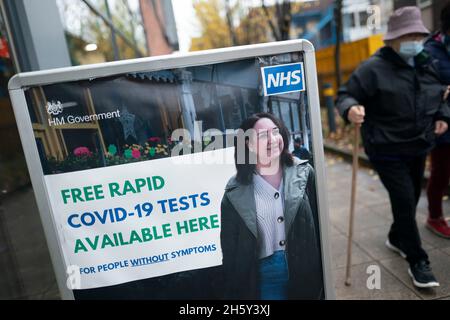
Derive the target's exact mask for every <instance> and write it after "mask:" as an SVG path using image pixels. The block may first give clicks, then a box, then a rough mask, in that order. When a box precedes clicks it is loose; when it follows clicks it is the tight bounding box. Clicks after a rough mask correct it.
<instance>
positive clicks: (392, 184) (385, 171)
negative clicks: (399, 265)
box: [371, 156, 428, 265]
mask: <svg viewBox="0 0 450 320" xmlns="http://www.w3.org/2000/svg"><path fill="white" fill-rule="evenodd" d="M425 159H426V156H418V157H415V158H408V159H403V160H391V159H390V160H379V159H377V160H373V159H371V162H372V164H373V166H374V168H375V170H376V171H377V173H378V175H379V176H380V180H381V182H382V183H383V185H384V187H385V188H386V189H387V191H388V193H389V198H390V201H391V207H392V213H393V216H394V223H393V224H392V226H391V230H390V231H389V241H390V242H391V243H393V244H395V245H398V246H399V247H400V248H401V250H402V251H403V252H404V253H405V254H406V255H407V258H406V259H407V261H408V262H409V264H410V265H413V264H415V263H416V262H418V261H420V260H426V261H428V255H427V253H426V252H425V251H424V250H423V248H422V242H421V240H420V235H419V230H418V229H417V223H416V208H417V203H418V202H419V198H420V192H421V190H422V188H421V183H422V178H423V174H424V171H425Z"/></svg>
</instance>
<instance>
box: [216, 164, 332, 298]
mask: <svg viewBox="0 0 450 320" xmlns="http://www.w3.org/2000/svg"><path fill="white" fill-rule="evenodd" d="M314 176H315V174H314V169H313V168H312V167H311V166H310V165H309V164H307V163H305V161H301V160H299V159H296V158H294V165H293V166H291V167H286V168H284V171H283V181H284V196H285V199H284V200H285V202H284V217H285V228H286V235H287V237H286V239H287V241H286V253H287V261H288V269H289V293H288V296H289V299H322V298H323V294H324V292H323V274H322V262H321V251H320V240H319V237H318V235H319V232H318V216H317V214H318V213H317V203H316V190H315V179H314ZM221 211H222V214H221V216H222V218H221V219H222V221H221V225H222V229H221V235H220V238H221V246H222V252H223V266H222V268H223V277H224V278H223V281H224V282H223V283H224V287H225V288H224V291H225V298H227V299H259V279H258V271H259V259H258V248H257V243H258V241H257V239H258V229H257V223H256V204H255V198H254V187H253V184H249V185H244V184H241V183H239V182H238V181H237V180H236V178H235V177H233V178H231V179H230V181H229V182H228V184H227V186H226V188H225V194H224V196H223V199H222V205H221Z"/></svg>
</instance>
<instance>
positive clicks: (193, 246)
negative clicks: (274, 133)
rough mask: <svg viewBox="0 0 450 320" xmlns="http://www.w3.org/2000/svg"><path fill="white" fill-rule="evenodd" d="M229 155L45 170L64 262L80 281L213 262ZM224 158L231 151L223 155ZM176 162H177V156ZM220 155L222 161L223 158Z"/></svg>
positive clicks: (100, 283) (116, 279)
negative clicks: (213, 160)
mask: <svg viewBox="0 0 450 320" xmlns="http://www.w3.org/2000/svg"><path fill="white" fill-rule="evenodd" d="M233 151H234V150H233V148H227V149H222V150H216V151H212V152H210V156H213V157H215V158H216V159H222V160H225V159H226V157H230V156H231V161H230V160H229V161H227V162H226V163H220V164H211V163H209V164H207V165H202V162H203V159H204V158H205V156H207V155H208V152H206V153H197V154H193V155H185V156H181V158H182V160H183V162H182V163H180V162H179V160H180V159H177V158H165V159H158V160H153V161H143V162H137V163H131V164H127V165H120V166H115V167H106V168H97V169H91V170H85V171H78V172H70V173H62V174H56V175H48V176H45V182H46V185H47V188H48V190H49V197H50V202H51V204H52V208H53V215H54V220H55V222H56V223H57V230H58V234H59V237H60V242H61V246H62V250H63V253H64V257H65V260H66V264H67V266H73V267H74V270H79V272H80V276H81V278H80V279H81V281H80V283H79V284H80V288H78V289H90V288H97V287H105V286H111V285H115V284H120V283H125V282H129V281H134V280H140V279H146V278H152V277H157V276H162V275H166V274H171V273H175V272H181V271H186V270H193V269H201V268H207V267H212V266H217V265H220V264H221V263H222V252H221V249H220V202H221V199H222V196H223V193H224V187H225V185H226V183H227V181H228V179H229V178H230V177H231V176H232V175H233V174H234V171H235V168H234V163H233V160H232V157H233ZM229 159H230V158H229ZM177 161H178V162H177ZM222 162H223V161H222Z"/></svg>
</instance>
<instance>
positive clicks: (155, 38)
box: [140, 0, 173, 56]
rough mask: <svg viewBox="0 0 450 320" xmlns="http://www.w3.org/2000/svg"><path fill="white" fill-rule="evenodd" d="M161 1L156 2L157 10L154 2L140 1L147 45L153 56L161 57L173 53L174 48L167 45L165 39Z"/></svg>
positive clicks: (148, 0)
mask: <svg viewBox="0 0 450 320" xmlns="http://www.w3.org/2000/svg"><path fill="white" fill-rule="evenodd" d="M161 1H164V0H156V1H154V3H155V4H156V8H155V9H156V10H154V8H153V4H152V0H140V4H141V11H142V19H143V22H144V28H145V32H146V35H147V45H148V47H149V51H150V55H151V56H159V55H164V54H170V53H172V51H173V50H172V48H171V47H170V46H169V44H168V43H167V41H166V39H165V37H164V31H163V29H162V28H161V25H162V26H163V27H164V25H165V21H164V16H163V14H162V11H161ZM155 11H156V13H157V14H158V16H159V19H160V21H161V25H160V24H159V22H158V19H157V17H156V15H155Z"/></svg>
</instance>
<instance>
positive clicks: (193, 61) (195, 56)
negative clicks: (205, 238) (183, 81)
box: [8, 40, 335, 299]
mask: <svg viewBox="0 0 450 320" xmlns="http://www.w3.org/2000/svg"><path fill="white" fill-rule="evenodd" d="M293 52H302V53H304V69H305V73H306V77H305V80H306V88H307V92H308V95H307V98H308V105H309V106H310V121H311V131H312V145H313V151H314V156H313V158H314V168H315V171H316V192H317V199H318V207H319V223H320V226H319V230H320V240H321V254H322V270H323V279H324V286H325V298H326V299H334V298H335V295H334V282H333V276H332V270H331V256H330V241H329V228H328V226H329V217H328V199H327V193H326V184H325V181H326V177H325V168H324V163H325V161H324V151H323V141H322V125H321V119H320V102H319V92H318V83H317V74H316V59H315V51H314V47H313V45H312V44H311V43H310V42H309V41H307V40H291V41H284V42H277V43H265V44H257V45H249V46H240V47H231V48H225V49H216V50H206V51H200V52H194V53H188V54H172V55H167V56H160V57H150V58H141V59H133V60H125V61H117V62H108V63H102V64H93V65H87V66H78V67H69V68H60V69H52V70H45V71H37V72H29V73H20V74H17V75H15V76H14V77H13V78H12V79H11V80H10V81H9V85H8V89H9V93H10V97H11V101H12V105H13V109H14V114H15V117H16V122H17V126H18V129H19V134H20V138H21V141H22V146H23V150H24V153H25V158H26V161H27V166H28V170H29V173H30V177H31V182H32V186H33V190H34V193H35V196H36V201H37V205H38V208H39V212H40V216H41V221H42V225H43V227H44V232H45V236H46V240H47V245H48V248H49V251H50V256H51V260H52V263H53V268H54V271H55V274H56V279H57V283H58V287H59V291H60V293H61V297H62V298H63V299H74V295H73V292H72V290H70V289H68V287H67V285H66V281H67V274H66V270H67V266H66V265H65V262H64V259H63V253H62V249H61V247H60V244H59V238H58V235H57V229H56V226H55V221H54V220H53V215H52V208H51V206H50V200H49V196H48V190H47V188H46V185H45V183H44V173H43V170H42V166H41V162H40V158H39V153H38V149H37V145H36V142H35V135H34V132H33V128H32V122H31V118H30V114H29V111H28V106H27V101H26V98H25V90H26V89H27V88H28V87H30V86H42V85H48V84H55V83H61V82H69V81H78V80H87V79H93V78H101V77H107V76H113V75H120V74H126V73H132V72H142V71H146V72H147V71H156V70H163V69H173V68H183V67H191V66H198V65H206V64H215V63H224V62H231V61H236V60H241V59H246V58H252V57H257V56H269V55H278V54H284V53H293Z"/></svg>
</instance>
